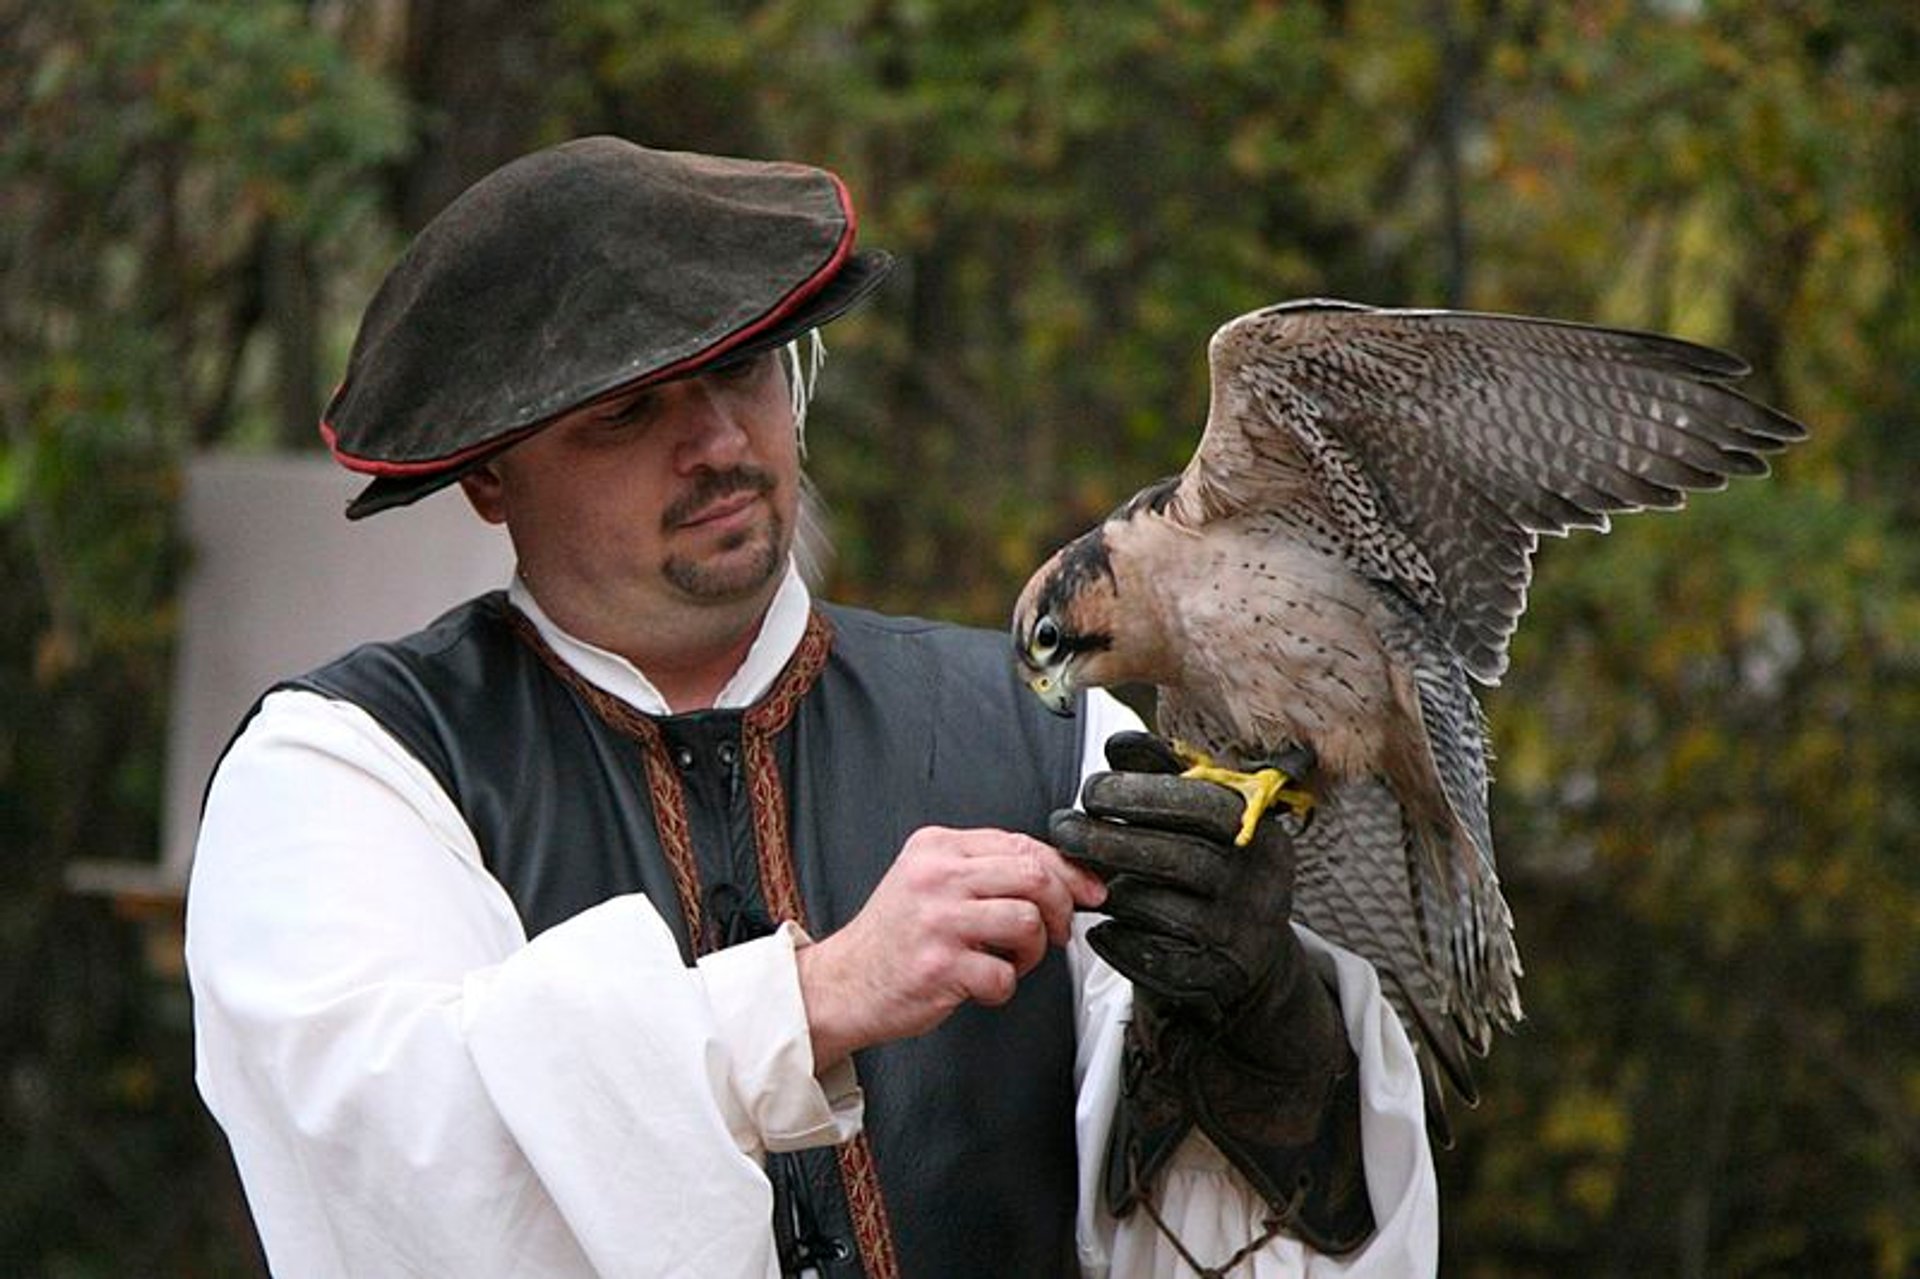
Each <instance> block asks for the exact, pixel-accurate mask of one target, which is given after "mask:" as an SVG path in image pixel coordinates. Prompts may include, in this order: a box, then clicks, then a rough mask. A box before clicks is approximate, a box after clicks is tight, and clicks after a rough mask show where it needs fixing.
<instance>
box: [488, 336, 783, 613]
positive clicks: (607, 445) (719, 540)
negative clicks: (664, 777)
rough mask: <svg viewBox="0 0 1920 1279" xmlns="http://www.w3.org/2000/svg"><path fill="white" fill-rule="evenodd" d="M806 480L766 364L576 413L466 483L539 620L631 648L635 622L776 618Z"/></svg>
mask: <svg viewBox="0 0 1920 1279" xmlns="http://www.w3.org/2000/svg"><path fill="white" fill-rule="evenodd" d="M799 471H800V463H799V456H798V445H797V442H796V440H795V438H794V427H793V408H792V404H791V401H790V400H789V397H788V392H787V382H786V377H785V375H784V373H783V371H782V368H781V364H780V360H779V356H778V353H777V352H767V353H765V354H762V355H759V356H756V357H754V358H752V359H749V360H747V361H744V362H742V363H740V364H736V365H733V366H731V367H727V368H722V369H718V370H713V371H709V372H706V373H703V374H700V375H699V376H697V377H691V378H685V379H681V380H679V381H674V382H666V383H662V384H659V385H656V386H651V387H646V388H643V389H641V390H638V391H633V392H628V393H623V394H620V395H616V396H611V397H608V398H606V399H604V400H601V401H599V402H598V403H596V404H591V405H587V406H585V407H583V408H580V409H576V410H574V411H573V412H571V413H569V414H567V415H566V416H564V417H562V418H560V419H558V420H557V421H555V422H554V424H553V425H552V426H549V427H547V428H546V429H545V430H542V431H540V432H538V433H537V434H535V435H534V436H532V437H531V438H529V439H528V440H526V441H525V442H524V443H521V444H518V445H515V446H514V447H513V448H511V449H509V450H508V451H507V452H505V453H503V454H501V455H500V456H499V457H498V458H496V459H494V460H493V461H492V462H491V463H490V464H488V465H486V466H484V467H481V468H479V469H478V470H476V471H474V472H472V473H470V474H469V475H468V476H467V477H465V478H464V479H463V480H462V485H463V487H465V489H466V491H467V495H468V497H469V498H470V499H471V500H472V502H473V505H474V508H475V509H476V510H478V511H479V512H480V514H481V515H482V516H483V517H484V518H486V519H488V520H491V521H493V522H495V523H501V522H504V523H505V524H506V525H507V528H508V532H509V533H510V534H511V535H512V538H513V545H514V550H515V551H516V553H517V554H518V556H519V560H520V570H521V572H522V574H523V575H524V576H525V577H526V579H527V583H528V585H529V586H530V587H531V588H532V590H533V593H534V596H535V598H537V599H538V600H539V601H540V605H541V607H542V608H543V609H545V610H546V611H547V612H548V613H549V614H551V615H552V616H553V618H554V620H555V621H557V622H559V623H560V624H561V625H562V626H563V627H565V628H567V629H568V630H570V631H572V632H573V633H574V634H576V635H579V636H580V637H581V638H582V639H587V640H590V641H592V642H595V643H602V644H606V645H607V646H609V647H614V648H616V649H618V648H620V647H621V645H620V644H618V643H616V642H612V641H616V640H618V639H619V638H620V637H622V636H625V635H628V634H630V633H631V631H632V629H633V628H634V627H635V626H636V625H650V626H664V627H671V626H674V625H675V624H676V623H678V622H682V621H684V620H685V619H689V618H690V617H691V615H692V612H698V611H701V610H709V609H711V610H725V611H727V612H729V613H735V614H739V613H742V611H743V610H744V611H748V612H751V611H752V610H754V609H757V608H760V607H764V605H765V603H766V601H767V600H768V599H770V598H771V597H772V593H773V590H774V589H775V587H777V586H778V584H779V580H780V577H781V575H782V572H783V570H784V569H785V566H786V561H787V551H788V548H789V546H790V545H791V542H792V536H793V526H794V516H795V510H796V507H797V505H798V500H799ZM690 611H691V612H690ZM755 615H756V616H757V614H755Z"/></svg>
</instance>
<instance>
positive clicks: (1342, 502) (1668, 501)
mask: <svg viewBox="0 0 1920 1279" xmlns="http://www.w3.org/2000/svg"><path fill="white" fill-rule="evenodd" d="M1210 362H1211V366H1212V374H1213V395H1212V403H1211V406H1210V410H1209V413H1208V419H1207V426H1206V430H1205V432H1204V434H1203V435H1202V437H1201V441H1200V446H1199V448H1198V450H1197V451H1196V452H1195V454H1194V457H1193V460H1192V461H1191V462H1190V463H1189V464H1188V466H1187V469H1186V471H1185V473H1184V474H1183V475H1182V477H1181V482H1180V486H1179V489H1178V490H1177V491H1176V492H1175V494H1174V497H1173V500H1172V504H1171V507H1170V509H1171V512H1172V514H1173V516H1174V518H1176V519H1178V520H1181V521H1183V522H1186V523H1188V524H1190V525H1195V526H1197V525H1199V524H1203V523H1206V522H1208V521H1210V520H1213V519H1218V518H1221V517H1222V516H1224V515H1228V514H1232V513H1237V512H1241V511H1245V510H1248V509H1259V508H1266V509H1277V508H1279V507H1282V506H1287V505H1292V506H1295V507H1299V506H1302V505H1305V506H1311V507H1314V508H1316V509H1317V511H1318V513H1319V515H1320V516H1321V518H1322V519H1323V520H1324V521H1325V522H1326V523H1328V524H1329V525H1330V526H1331V527H1334V528H1337V529H1338V530H1340V531H1341V533H1342V534H1343V535H1344V537H1345V539H1346V542H1347V545H1348V550H1349V552H1350V553H1351V554H1352V555H1353V556H1354V557H1355V560H1356V562H1357V563H1358V564H1359V565H1360V566H1361V567H1362V568H1363V570H1364V571H1366V572H1368V573H1370V574H1372V575H1374V576H1376V577H1379V578H1381V579H1382V580H1385V581H1388V582H1391V583H1393V584H1394V585H1395V586H1397V587H1399V588H1400V589H1401V590H1402V591H1403V592H1405V593H1406V594H1407V596H1408V597H1409V598H1410V599H1412V600H1413V601H1414V602H1415V603H1417V604H1419V605H1420V606H1421V608H1422V609H1423V611H1425V612H1427V613H1428V614H1429V615H1430V616H1431V617H1432V619H1433V622H1434V624H1435V625H1436V626H1437V628H1438V629H1439V632H1440V633H1441V634H1442V635H1443V636H1444V637H1445V638H1446V641H1447V643H1448V644H1449V646H1450V647H1451V649H1452V650H1453V651H1454V652H1455V653H1456V654H1457V655H1458V656H1459V657H1460V659H1461V660H1462V661H1463V662H1464V663H1465V665H1466V667H1467V669H1468V670H1469V671H1470V672H1471V673H1472V674H1473V676H1474V677H1475V678H1477V679H1480V680H1483V681H1485V682H1489V683H1491V682H1494V681H1496V680H1497V679H1498V678H1499V676H1500V674H1501V673H1502V672H1503V671H1504V670H1505V667H1506V662H1507V645H1508V641H1509V640H1510V639H1511V637H1512V634H1513V630H1514V627H1515V626H1516V625H1517V623H1518V621H1519V618H1520V614H1521V613H1522V611H1523V610H1524V609H1525V606H1526V591H1527V587H1528V585H1529V583H1530V582H1531V580H1532V572H1533V569H1532V566H1533V553H1534V550H1535V548H1536V547H1537V545H1538V535H1539V534H1541V533H1552V534H1562V533H1566V532H1568V531H1570V530H1572V529H1576V528H1595V529H1605V528H1606V527H1607V524H1608V519H1609V516H1610V515H1612V514H1614V513H1618V512H1624V511H1634V510H1640V509H1645V508H1671V507H1675V506H1678V505H1680V504H1681V503H1682V502H1683V501H1684V500H1685V497H1686V494H1687V493H1688V492H1689V491H1694V490H1702V489H1713V488H1719V487H1721V486H1723V485H1724V484H1725V483H1726V482H1727V480H1728V479H1729V478H1730V477H1733V476H1742V475H1759V474H1764V473H1765V471H1766V469H1767V464H1766V460H1765V456H1764V455H1765V454H1767V453H1771V452H1774V451H1776V450H1778V449H1780V448H1782V447H1783V446H1785V445H1786V444H1788V443H1789V442H1791V441H1794V440H1797V439H1801V438H1803V437H1804V436H1805V433H1806V432H1805V428H1804V427H1802V426H1801V425H1800V424H1799V423H1798V422H1795V421H1794V420H1793V419H1791V418H1789V417H1787V416H1785V415H1784V414H1781V413H1778V412H1776V411H1775V410H1773V409H1770V408H1768V407H1766V406H1764V405H1761V404H1759V403H1757V402H1755V401H1753V400H1750V399H1748V398H1747V397H1745V396H1744V395H1742V394H1740V393H1739V392H1738V391H1736V390H1734V389H1733V388H1732V386H1731V385H1730V384H1731V383H1732V382H1734V381H1735V380H1737V379H1738V378H1740V377H1742V376H1744V375H1745V374H1746V372H1747V368H1746V366H1745V365H1744V364H1743V363H1742V362H1741V361H1739V360H1738V359H1736V358H1735V357H1733V356H1731V355H1729V354H1727V353H1725V352H1722V351H1717V350H1714V349H1713V348H1711V347H1705V346H1699V345H1696V344H1694V343H1691V342H1685V341H1681V340H1679V339H1676V338H1670V337H1664V336H1661V335H1657V334H1648V333H1640V332H1633V331H1629V330H1622V329H1607V328H1599V327H1593V326H1588V325H1578V324H1569V323H1564V322H1561V321H1553V320H1537V319H1529V318H1525V317H1519V316H1503V315H1489V314H1479V313H1474V312H1464V311H1415V310H1375V309H1372V308H1368V307H1362V306H1358V305H1356V304H1353V303H1343V302H1327V301H1310V302H1295V303H1286V304H1283V305H1281V306H1277V307H1269V308H1267V309H1265V310H1262V311H1255V312H1252V313H1250V314H1248V315H1244V316H1241V317H1240V318H1239V319H1237V320H1234V321H1232V322H1230V323H1228V324H1226V325H1225V326H1223V327H1222V328H1221V329H1220V331H1219V332H1218V333H1216V334H1215V335H1214V339H1213V342H1212V345H1211V348H1210Z"/></svg>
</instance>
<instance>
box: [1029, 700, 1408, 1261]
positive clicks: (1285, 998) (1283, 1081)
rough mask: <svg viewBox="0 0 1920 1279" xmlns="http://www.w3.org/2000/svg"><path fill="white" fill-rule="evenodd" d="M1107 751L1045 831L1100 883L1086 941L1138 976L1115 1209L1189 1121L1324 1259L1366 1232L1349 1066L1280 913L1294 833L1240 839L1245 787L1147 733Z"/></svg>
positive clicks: (1266, 824) (1142, 1186) (1139, 1187)
mask: <svg viewBox="0 0 1920 1279" xmlns="http://www.w3.org/2000/svg"><path fill="white" fill-rule="evenodd" d="M1107 760H1108V762H1109V763H1110V764H1111V765H1112V766H1113V768H1114V770H1115V771H1112V772H1106V773H1099V774H1096V775H1095V776H1093V777H1091V778H1089V779H1088V780H1087V784H1086V786H1085V788H1084V790H1083V791H1082V795H1081V799H1082V803H1083V804H1084V806H1085V809H1086V811H1085V812H1084V813H1081V812H1071V811H1062V812H1058V813H1055V814H1054V816H1053V822H1052V835H1053V841H1054V843H1056V844H1057V845H1059V847H1060V848H1061V849H1062V850H1064V851H1065V852H1066V853H1067V854H1068V856H1070V857H1072V858H1073V859H1074V860H1075V861H1076V862H1078V863H1079V864H1081V865H1083V866H1085V867H1086V868H1087V869H1089V870H1091V871H1093V872H1094V873H1095V874H1098V875H1099V876H1100V877H1101V878H1102V879H1103V880H1104V881H1105V882H1106V884H1107V893H1108V896H1107V900H1106V903H1105V905H1104V906H1103V907H1102V909H1103V910H1104V911H1105V912H1106V913H1107V915H1108V916H1109V918H1108V919H1107V920H1106V921H1104V922H1102V923H1100V924H1097V925H1095V926H1094V927H1093V928H1092V929H1091V930H1089V932H1088V934H1087V940H1088V942H1089V944H1091V945H1092V946H1093V948H1094V950H1095V951H1096V952H1097V953H1098V954H1099V955H1100V956H1101V957H1102V958H1103V959H1105V960H1106V961H1107V962H1108V963H1110V964H1112V965H1113V967H1114V968H1115V969H1117V970H1118V971H1119V972H1120V973H1121V974H1123V975H1124V976H1126V977H1127V978H1129V979H1130V980H1131V981H1132V982H1133V983H1134V987H1135V1010H1134V1017H1133V1020H1132V1022H1131V1023H1130V1025H1129V1026H1128V1028H1127V1046H1126V1059H1125V1067H1124V1073H1123V1078H1122V1090H1121V1102H1120V1110H1119V1113H1118V1115H1117V1116H1116V1121H1115V1125H1114V1137H1113V1142H1112V1144H1111V1146H1110V1147H1109V1150H1108V1155H1107V1172H1106V1188H1107V1198H1108V1204H1109V1207H1110V1208H1111V1209H1112V1210H1113V1212H1114V1213H1115V1215H1116V1216H1120V1215H1125V1214H1126V1213H1128V1212H1130V1211H1132V1210H1133V1208H1134V1207H1135V1206H1137V1205H1138V1204H1140V1203H1141V1202H1143V1201H1145V1200H1146V1197H1147V1190H1148V1187H1149V1186H1150V1185H1151V1183H1152V1181H1153V1179H1154V1177H1155V1176H1156V1175H1157V1174H1158V1172H1159V1171H1160V1169H1161V1168H1162V1167H1163V1166H1164V1165H1165V1163H1166V1161H1167V1159H1168V1158H1169V1157H1170V1156H1171V1155H1172V1153H1173V1151H1174V1149H1175V1148H1176V1147H1177V1146H1178V1145H1179V1144H1180V1141H1181V1139H1182V1138H1183V1137H1185V1136H1186V1134H1187V1132H1188V1131H1189V1130H1190V1129H1191V1128H1192V1127H1193V1126H1194V1125H1196V1124H1197V1125H1198V1126H1199V1127H1200V1130H1201V1131H1202V1132H1204V1133H1206V1135H1207V1136H1208V1137H1209V1138H1210V1139H1211V1140H1212V1141H1213V1143H1214V1145H1215V1146H1217V1147H1218V1148H1219V1149H1220V1151H1221V1152H1222V1153H1223V1154H1225V1155H1226V1156H1227V1158H1228V1159H1229V1160H1230V1161H1231V1162H1232V1163H1233V1165H1234V1166H1235V1167H1236V1168H1237V1169H1239V1171H1240V1172H1241V1174H1242V1175H1243V1176H1245V1177H1246V1179H1247V1181H1248V1183H1249V1184H1250V1185H1252V1186H1253V1187H1254V1189H1255V1190H1256V1191H1258V1192H1259V1194H1260V1195H1261V1197H1262V1198H1263V1199H1265V1200H1266V1202H1267V1204H1268V1205H1269V1207H1270V1209H1271V1210H1272V1213H1273V1218H1274V1219H1275V1220H1276V1221H1277V1222H1278V1225H1279V1228H1281V1229H1285V1230H1286V1231H1288V1232H1289V1233H1291V1234H1293V1235H1294V1236H1296V1237H1298V1238H1300V1239H1302V1240H1304V1241H1305V1242H1307V1243H1308V1244H1310V1245H1312V1246H1313V1247H1314V1248H1316V1249H1318V1250H1319V1251H1321V1252H1322V1253H1329V1254H1337V1253H1341V1252H1347V1251H1350V1250H1352V1249H1353V1248H1356V1247H1358V1246H1359V1245H1360V1244H1361V1243H1363V1242H1365V1240H1366V1239H1367V1237H1368V1236H1369V1235H1371V1233H1372V1232H1373V1226H1374V1222H1373V1212H1372V1207H1371V1204H1370V1202H1369V1200H1368V1197H1367V1186H1366V1177H1365V1172H1364V1168H1363V1166H1362V1162H1361V1154H1360V1105H1359V1068H1358V1064H1357V1062H1356V1060H1355V1058H1354V1055H1353V1050H1352V1048H1351V1046H1350V1045H1349V1044H1348V1042H1347V1037H1346V1028H1345V1025H1344V1023H1343V1021H1342V1019H1341V1015H1340V1010H1339V1007H1338V1005H1337V1002H1336V1000H1335V998H1334V995H1333V992H1332V991H1331V990H1330V989H1328V987H1327V985H1326V983H1325V982H1323V981H1322V980H1321V978H1320V977H1319V975H1318V974H1317V973H1316V972H1315V971H1314V970H1313V968H1312V966H1311V964H1310V963H1309V961H1308V960H1307V957H1306V954H1305V952H1304V951H1303V950H1302V948H1301V945H1300V941H1299V939H1298V938H1297V937H1295V936H1294V934H1293V930H1292V928H1290V927H1289V926H1288V923H1287V920H1288V917H1289V914H1290V911H1291V908H1292V903H1293V875H1294V852H1293V841H1292V839H1291V838H1290V837H1289V835H1288V834H1287V832H1286V829H1285V827H1284V826H1283V825H1282V823H1281V822H1280V821H1279V820H1278V819H1276V818H1272V817H1269V818H1267V819H1265V820H1263V821H1262V822H1261V823H1260V825H1259V827H1258V828H1257V830H1256V832H1255V834H1254V837H1253V840H1252V842H1251V843H1249V844H1247V845H1246V846H1244V847H1236V846H1235V844H1234V837H1235V835H1236V833H1237V831H1238V829H1239V824H1240V816H1241V811H1242V804H1241V802H1240V800H1239V798H1238V797H1237V796H1236V795H1235V794H1234V793H1233V792H1231V791H1229V790H1227V789H1225V788H1224V787H1221V786H1217V785H1215V784H1214V783H1212V782H1205V781H1193V780H1188V779H1185V778H1181V777H1179V776H1177V775H1176V774H1177V773H1178V772H1179V771H1180V769H1181V768H1182V767H1183V765H1182V764H1181V762H1180V760H1179V759H1178V757H1177V756H1176V755H1175V754H1174V752H1173V750H1172V749H1171V748H1170V747H1169V746H1168V745H1167V743H1166V742H1164V741H1162V740H1161V739H1159V738H1157V737H1154V736H1152V735H1150V734H1146V733H1126V734H1119V735H1116V736H1115V737H1114V738H1113V739H1112V740H1111V741H1110V742H1109V743H1108V745H1107ZM1148 1206H1149V1209H1150V1208H1151V1204H1150V1203H1149V1205H1148Z"/></svg>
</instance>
